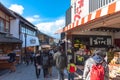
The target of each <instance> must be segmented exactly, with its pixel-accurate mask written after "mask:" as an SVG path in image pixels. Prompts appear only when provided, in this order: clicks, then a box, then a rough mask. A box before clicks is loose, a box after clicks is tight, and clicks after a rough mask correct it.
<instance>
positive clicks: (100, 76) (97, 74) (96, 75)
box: [90, 65, 104, 80]
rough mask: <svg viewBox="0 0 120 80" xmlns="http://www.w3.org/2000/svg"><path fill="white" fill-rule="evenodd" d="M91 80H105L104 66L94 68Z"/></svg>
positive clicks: (94, 66)
mask: <svg viewBox="0 0 120 80" xmlns="http://www.w3.org/2000/svg"><path fill="white" fill-rule="evenodd" d="M90 80H104V67H103V66H102V65H93V66H92V68H91V72H90Z"/></svg>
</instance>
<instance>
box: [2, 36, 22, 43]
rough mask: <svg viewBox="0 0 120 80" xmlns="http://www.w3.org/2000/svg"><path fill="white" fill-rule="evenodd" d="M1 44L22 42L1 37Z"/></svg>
mask: <svg viewBox="0 0 120 80" xmlns="http://www.w3.org/2000/svg"><path fill="white" fill-rule="evenodd" d="M0 43H22V40H20V39H18V38H15V37H0Z"/></svg>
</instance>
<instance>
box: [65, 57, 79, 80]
mask: <svg viewBox="0 0 120 80" xmlns="http://www.w3.org/2000/svg"><path fill="white" fill-rule="evenodd" d="M67 70H68V80H74V73H75V72H76V70H77V67H76V65H75V64H74V60H73V59H70V63H69V64H68V66H67Z"/></svg>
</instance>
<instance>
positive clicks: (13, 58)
mask: <svg viewBox="0 0 120 80" xmlns="http://www.w3.org/2000/svg"><path fill="white" fill-rule="evenodd" d="M7 56H9V57H10V58H9V59H8V62H9V63H10V64H11V67H10V72H15V71H16V66H15V64H16V53H15V52H14V51H11V52H10V53H9V54H8V55H7Z"/></svg>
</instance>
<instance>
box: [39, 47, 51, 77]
mask: <svg viewBox="0 0 120 80" xmlns="http://www.w3.org/2000/svg"><path fill="white" fill-rule="evenodd" d="M41 61H42V68H43V75H44V78H45V79H46V78H47V77H48V67H49V52H48V50H47V49H44V50H43V52H42V60H41Z"/></svg>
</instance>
